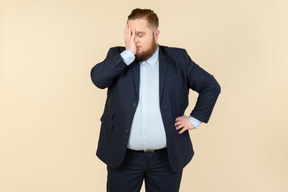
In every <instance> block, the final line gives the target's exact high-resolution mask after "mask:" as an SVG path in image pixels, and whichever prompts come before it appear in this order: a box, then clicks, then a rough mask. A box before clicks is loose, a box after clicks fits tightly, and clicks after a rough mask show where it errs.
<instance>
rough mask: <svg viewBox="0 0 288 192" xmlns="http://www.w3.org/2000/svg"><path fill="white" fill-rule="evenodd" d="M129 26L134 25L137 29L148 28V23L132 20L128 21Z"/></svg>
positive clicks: (143, 20) (142, 20)
mask: <svg viewBox="0 0 288 192" xmlns="http://www.w3.org/2000/svg"><path fill="white" fill-rule="evenodd" d="M128 24H129V25H135V26H138V27H148V22H147V20H146V19H133V20H128Z"/></svg>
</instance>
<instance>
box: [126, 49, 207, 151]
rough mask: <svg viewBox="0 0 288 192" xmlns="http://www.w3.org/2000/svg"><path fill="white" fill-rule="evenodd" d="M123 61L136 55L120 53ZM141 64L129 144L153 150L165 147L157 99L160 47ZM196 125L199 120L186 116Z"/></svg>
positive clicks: (198, 123)
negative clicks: (137, 101)
mask: <svg viewBox="0 0 288 192" xmlns="http://www.w3.org/2000/svg"><path fill="white" fill-rule="evenodd" d="M121 57H122V58H123V61H124V62H125V63H126V64H127V65H130V64H131V63H132V62H133V61H134V60H135V56H134V54H133V53H132V51H130V50H125V51H123V52H122V53H121ZM139 65H140V86H139V103H138V106H137V109H136V112H135V115H134V119H133V123H132V127H131V132H130V137H129V141H128V146H127V147H128V148H129V149H133V150H155V149H162V148H165V147H166V133H165V129H164V124H163V121H162V116H161V112H160V103H159V49H157V51H156V52H155V53H154V54H153V55H152V56H151V57H150V58H149V59H147V60H146V61H142V62H140V63H139ZM189 119H190V121H191V123H192V124H193V126H194V127H195V128H197V127H198V126H199V125H200V124H201V123H202V122H201V121H199V120H197V119H196V118H194V117H192V116H190V117H189Z"/></svg>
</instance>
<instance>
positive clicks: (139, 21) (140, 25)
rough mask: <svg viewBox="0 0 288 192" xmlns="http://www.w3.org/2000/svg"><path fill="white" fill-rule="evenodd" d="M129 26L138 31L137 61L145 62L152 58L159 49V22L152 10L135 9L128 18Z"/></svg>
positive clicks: (136, 39)
mask: <svg viewBox="0 0 288 192" xmlns="http://www.w3.org/2000/svg"><path fill="white" fill-rule="evenodd" d="M127 24H128V25H129V26H130V27H131V28H132V29H133V30H135V31H136V33H135V43H136V46H137V52H136V55H135V56H136V59H137V60H139V61H144V60H146V59H148V58H149V57H151V56H152V55H153V54H154V53H155V51H156V50H157V48H158V37H159V34H160V31H159V30H158V26H159V20H158V17H157V15H156V13H154V12H153V11H152V10H150V9H134V10H132V12H131V14H130V15H129V16H128V20H127Z"/></svg>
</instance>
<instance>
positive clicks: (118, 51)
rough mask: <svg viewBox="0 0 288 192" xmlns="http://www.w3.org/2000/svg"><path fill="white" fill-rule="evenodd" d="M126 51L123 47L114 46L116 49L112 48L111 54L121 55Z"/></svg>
mask: <svg viewBox="0 0 288 192" xmlns="http://www.w3.org/2000/svg"><path fill="white" fill-rule="evenodd" d="M124 50H125V47H122V46H114V47H110V49H109V52H113V53H121V52H123V51H124Z"/></svg>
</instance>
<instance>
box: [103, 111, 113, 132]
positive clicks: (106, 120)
mask: <svg viewBox="0 0 288 192" xmlns="http://www.w3.org/2000/svg"><path fill="white" fill-rule="evenodd" d="M100 120H101V122H102V124H103V125H105V127H106V128H107V129H108V130H109V131H113V120H114V113H111V114H108V113H103V115H102V117H101V119H100Z"/></svg>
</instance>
